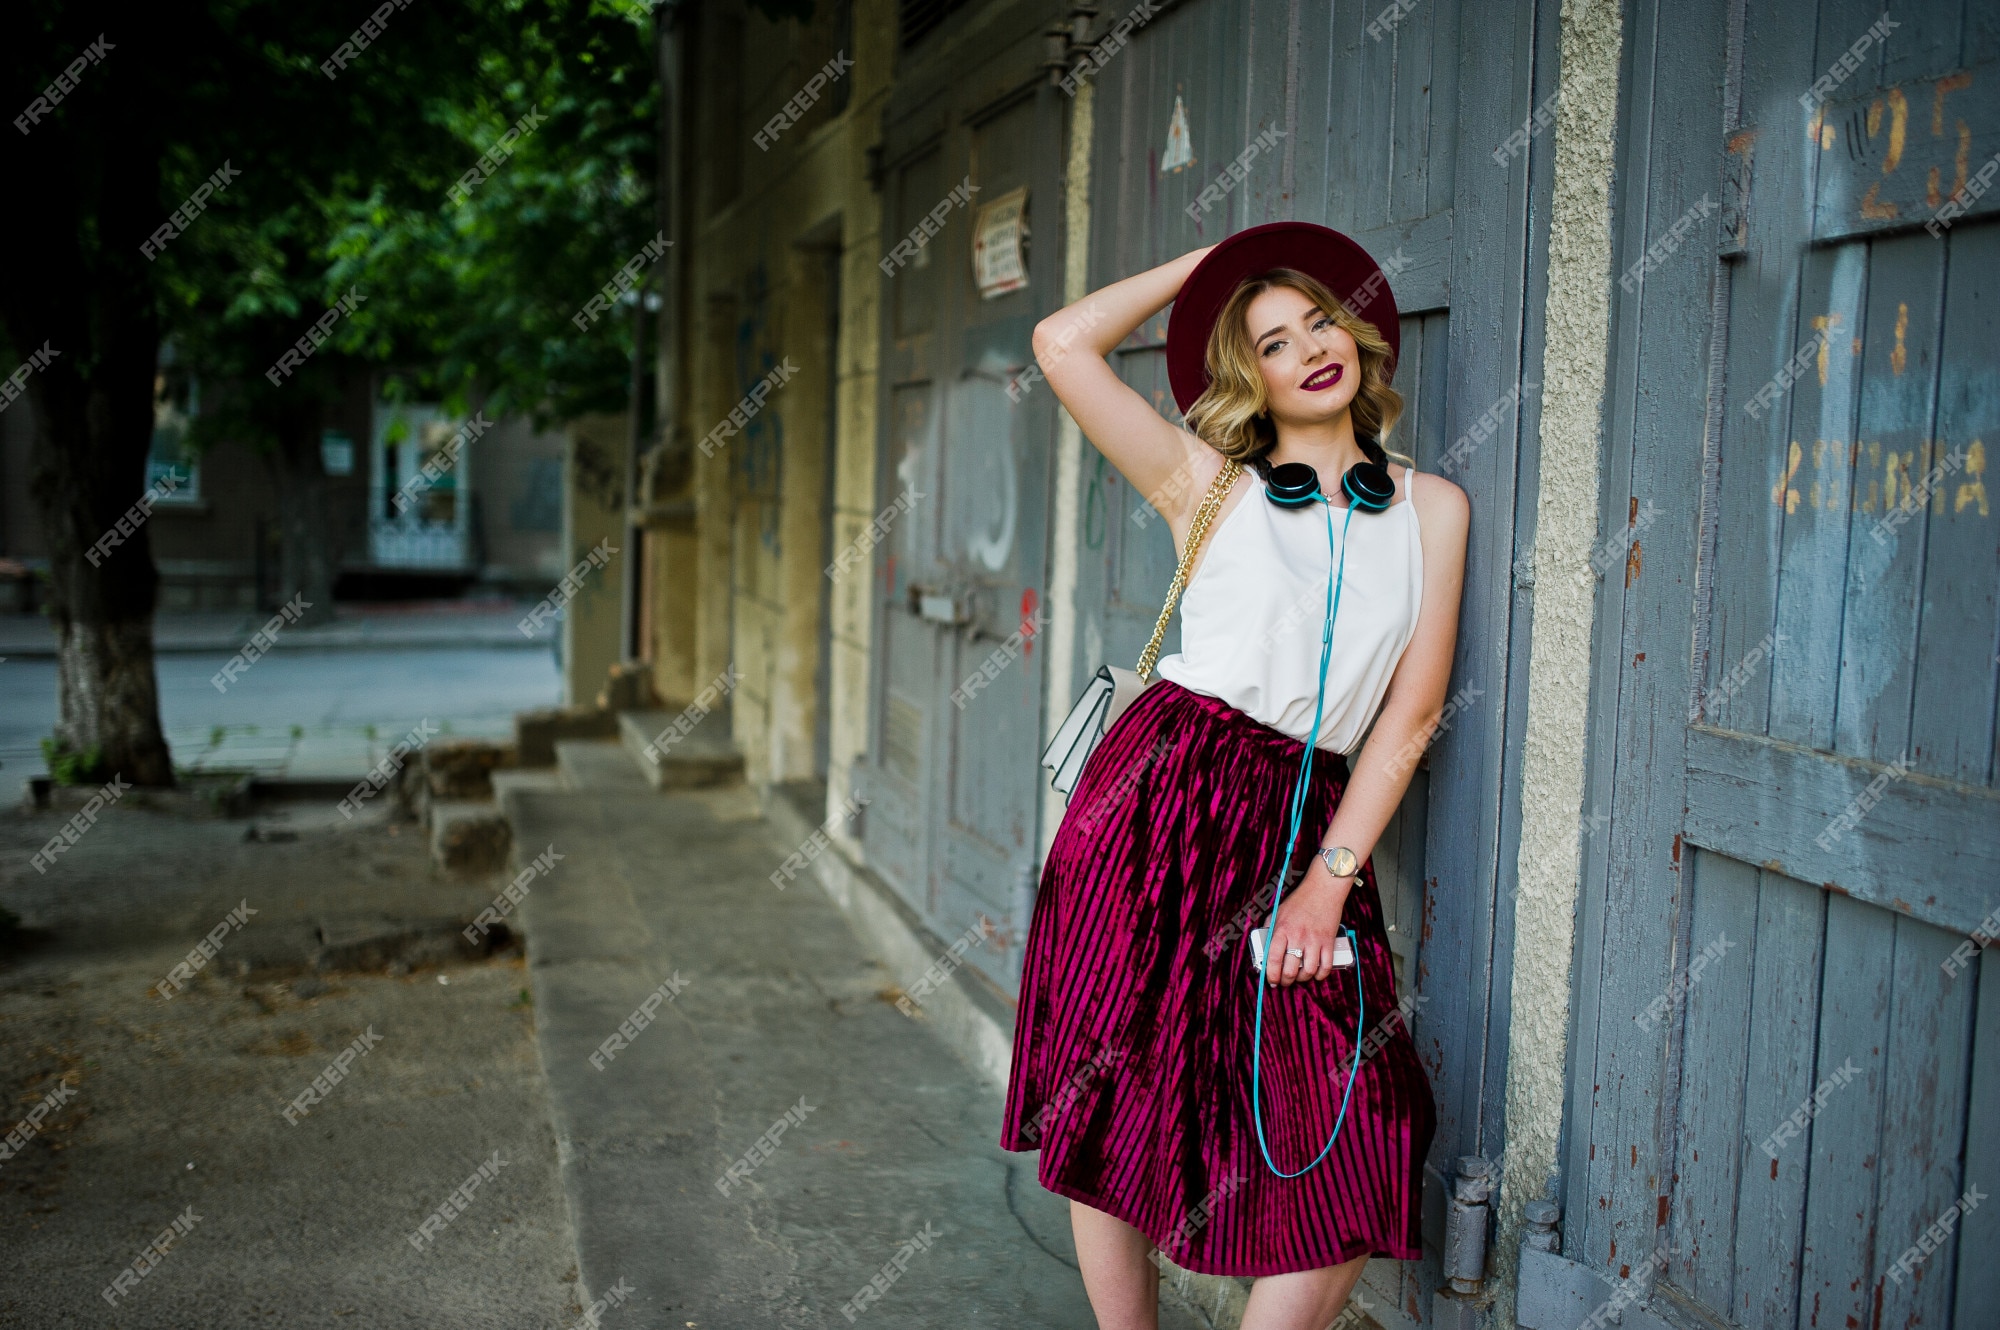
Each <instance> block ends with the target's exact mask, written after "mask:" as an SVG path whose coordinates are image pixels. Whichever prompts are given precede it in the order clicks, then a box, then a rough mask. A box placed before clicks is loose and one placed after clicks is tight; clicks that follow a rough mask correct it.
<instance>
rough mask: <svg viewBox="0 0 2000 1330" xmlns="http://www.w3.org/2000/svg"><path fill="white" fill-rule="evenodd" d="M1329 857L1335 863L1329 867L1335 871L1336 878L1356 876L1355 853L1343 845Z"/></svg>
mask: <svg viewBox="0 0 2000 1330" xmlns="http://www.w3.org/2000/svg"><path fill="white" fill-rule="evenodd" d="M1329 857H1330V858H1331V859H1332V861H1333V862H1332V863H1331V864H1329V865H1328V867H1330V868H1332V869H1333V875H1334V876H1335V877H1352V876H1353V875H1354V870H1355V868H1356V864H1355V862H1354V851H1352V850H1350V849H1348V848H1347V847H1346V846H1345V845H1342V846H1339V847H1337V848H1336V849H1335V850H1334V851H1333V853H1332V855H1331V856H1329Z"/></svg>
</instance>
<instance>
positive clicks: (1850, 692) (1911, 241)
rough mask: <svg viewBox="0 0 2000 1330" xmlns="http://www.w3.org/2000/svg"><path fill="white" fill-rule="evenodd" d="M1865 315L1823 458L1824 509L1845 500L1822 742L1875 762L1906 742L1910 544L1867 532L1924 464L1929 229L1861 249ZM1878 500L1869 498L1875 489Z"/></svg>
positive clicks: (1932, 326)
mask: <svg viewBox="0 0 2000 1330" xmlns="http://www.w3.org/2000/svg"><path fill="white" fill-rule="evenodd" d="M1870 248H1871V253H1870V256H1869V273H1868V317H1867V323H1866V332H1865V333H1857V335H1859V336H1863V337H1864V338H1865V345H1864V346H1863V348H1862V355H1861V378H1862V385H1861V415H1860V423H1859V425H1858V427H1857V428H1856V430H1855V436H1854V440H1853V441H1852V442H1851V443H1850V444H1849V445H1848V456H1847V470H1846V472H1845V473H1844V474H1843V473H1842V472H1841V470H1840V468H1839V466H1838V465H1837V464H1836V462H1837V459H1834V458H1831V457H1829V458H1828V459H1827V460H1828V463H1829V465H1828V466H1827V467H1826V468H1825V470H1824V472H1823V473H1819V472H1817V471H1816V474H1815V481H1816V482H1818V481H1819V480H1820V479H1821V478H1822V474H1823V479H1824V482H1825V484H1826V486H1827V490H1826V493H1825V505H1826V506H1827V507H1837V506H1841V505H1845V506H1846V507H1847V509H1848V510H1849V512H1850V514H1851V515H1852V516H1851V517H1850V521H1851V522H1852V524H1853V525H1852V526H1851V527H1850V528H1849V533H1848V548H1847V612H1846V617H1845V622H1844V624H1843V625H1842V630H1841V635H1840V678H1839V683H1838V686H1837V688H1836V697H1835V715H1834V733H1833V747H1834V750H1835V751H1836V752H1841V753H1846V754H1848V755H1850V756H1853V757H1865V758H1869V759H1871V760H1873V761H1876V762H1894V761H1896V760H1897V759H1899V758H1902V757H1905V756H1907V755H1908V754H1909V750H1910V732H1909V731H1910V697H1911V691H1912V688H1913V686H1914V677H1915V672H1916V668H1915V667H1916V654H1917V617H1918V616H1917V607H1918V596H1917V587H1918V581H1919V578H1920V576H1921V573H1922V569H1923V560H1922V557H1921V551H1920V550H1919V548H1918V545H1919V543H1920V535H1921V531H1922V523H1921V521H1919V522H1918V523H1917V530H1916V531H1915V532H1913V533H1912V535H1913V537H1917V538H1913V539H1911V540H1909V541H1905V542H1895V541H1889V540H1884V539H1879V538H1878V537H1877V532H1878V531H1880V530H1881V528H1882V525H1883V518H1884V516H1885V515H1886V514H1887V512H1888V510H1889V509H1890V508H1891V507H1892V506H1894V505H1897V504H1900V503H1901V502H1902V500H1903V497H1904V494H1905V491H1906V489H1907V487H1908V486H1909V485H1910V484H1912V483H1913V479H1912V477H1913V476H1914V477H1915V478H1916V479H1921V478H1922V476H1923V473H1924V472H1925V471H1926V470H1928V468H1929V460H1928V454H1929V435H1930V421H1931V405H1932V400H1933V395H1934V390H1935V384H1936V380H1937V336H1938V333H1937V328H1938V316H1939V314H1940V312H1941V308H1942V302H1943V298H1944V296H1943V289H1942V288H1943V285H1944V265H1943V262H1942V260H1943V254H1942V253H1941V252H1940V247H1939V246H1938V245H1937V244H1936V242H1934V241H1933V240H1931V238H1930V237H1929V236H1925V235H1914V236H1902V237H1899V238H1896V239H1889V240H1879V241H1876V242H1875V243H1874V244H1873V245H1872V246H1871V247H1870ZM1878 487H1879V489H1880V491H1881V493H1880V497H1879V498H1878V497H1877V493H1876V491H1877V489H1878Z"/></svg>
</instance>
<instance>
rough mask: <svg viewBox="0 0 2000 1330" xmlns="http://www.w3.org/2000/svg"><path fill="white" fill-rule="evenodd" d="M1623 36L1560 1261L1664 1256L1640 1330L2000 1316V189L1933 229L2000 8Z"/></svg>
mask: <svg viewBox="0 0 2000 1330" xmlns="http://www.w3.org/2000/svg"><path fill="white" fill-rule="evenodd" d="M1885 17H1886V18H1887V19H1888V20H1889V21H1888V23H1886V24H1881V23H1879V21H1880V20H1882V19H1884V18H1885ZM1871 29H1872V32H1871ZM1627 39H1628V43H1629V46H1630V49H1631V50H1632V51H1633V52H1635V55H1634V58H1633V63H1632V66H1631V67H1632V69H1633V71H1634V72H1633V74H1632V85H1631V87H1630V88H1629V89H1628V91H1627V104H1628V105H1629V106H1630V107H1631V108H1634V109H1632V110H1631V111H1629V112H1628V114H1629V115H1630V117H1631V119H1630V121H1629V122H1628V124H1627V126H1626V130H1625V133H1624V136H1623V138H1624V143H1623V152H1622V156H1623V161H1622V164H1621V165H1622V169H1621V173H1620V174H1621V177H1622V178H1623V179H1624V180H1625V181H1626V183H1625V184H1624V185H1623V187H1622V188H1623V191H1624V193H1623V197H1622V198H1621V199H1620V201H1619V204H1618V209H1617V212H1618V216H1619V218H1620V233H1619V237H1618V241H1619V260H1618V263H1619V268H1620V272H1621V276H1622V277H1623V278H1625V279H1626V280H1625V281H1624V282H1623V286H1624V289H1623V290H1621V291H1620V292H1619V293H1618V294H1617V299H1618V307H1617V308H1618V315H1617V326H1616V342H1615V355H1614V367H1613V375H1612V400H1611V403H1610V405H1609V407H1608V413H1607V427H1608V433H1609V436H1610V441H1611V442H1610V470H1611V476H1610V481H1609V487H1608V488H1609V496H1608V506H1607V509H1606V514H1605V517H1606V522H1607V525H1606V529H1607V530H1617V529H1618V528H1619V527H1620V526H1623V525H1625V524H1626V522H1627V518H1626V514H1628V513H1631V512H1635V511H1643V509H1642V508H1641V505H1645V506H1646V507H1647V508H1650V509H1653V510H1656V511H1658V512H1659V513H1660V514H1662V516H1661V517H1660V518H1659V519H1658V520H1657V521H1656V522H1653V523H1652V524H1651V525H1650V526H1649V527H1648V528H1647V529H1646V530H1645V531H1643V533H1640V534H1639V536H1638V538H1637V539H1635V540H1634V541H1633V545H1632V555H1631V558H1630V560H1629V562H1628V565H1627V568H1626V574H1625V577H1624V579H1623V585H1619V579H1616V578H1613V579H1608V582H1607V587H1606V592H1605V601H1604V607H1603V614H1602V619H1601V622H1602V624H1603V628H1604V631H1603V635H1602V636H1601V638H1600V651H1599V660H1600V669H1599V675H1600V679H1601V680H1602V687H1601V690H1600V695H1599V697H1598V699H1597V712H1598V717H1599V719H1598V730H1597V735H1598V737H1597V740H1596V748H1595V751H1594V754H1593V759H1592V761H1593V772H1592V778H1591V779H1592V788H1593V792H1594V794H1595V795H1596V798H1597V799H1598V800H1600V801H1602V802H1603V803H1604V804H1605V805H1606V806H1608V807H1609V808H1610V809H1611V820H1610V823H1609V825H1608V827H1607V828H1606V829H1605V832H1604V835H1603V837H1602V839H1601V840H1600V842H1599V843H1597V844H1596V845H1594V846H1593V847H1592V848H1593V853H1592V855H1591V856H1590V860H1589V862H1590V863H1591V865H1592V869H1593V880H1592V881H1591V882H1590V883H1589V884H1588V885H1587V889H1586V892H1585V895H1584V906H1583V917H1582V920H1581V925H1580V929H1579V938H1580V943H1581V946H1580V965H1579V975H1578V994H1577V1026H1576V1029H1577V1034H1576V1042H1575V1049H1574V1058H1575V1062H1574V1072H1575V1074H1574V1080H1573V1089H1572V1102H1571V1105H1570V1110H1569V1112H1570V1119H1569V1123H1568V1134H1567V1139H1568V1142H1569V1145H1568V1161H1567V1168H1566V1173H1567V1176H1568V1179H1569V1184H1568V1194H1567V1196H1566V1198H1565V1209H1564V1232H1563V1241H1562V1251H1563V1254H1564V1255H1565V1256H1566V1257H1568V1258H1569V1259H1570V1260H1571V1261H1574V1262H1577V1263H1580V1264H1581V1265H1582V1266H1584V1267H1588V1268H1589V1269H1591V1270H1596V1271H1600V1272H1603V1273H1605V1274H1608V1275H1612V1276H1619V1275H1625V1274H1632V1273H1635V1272H1643V1271H1644V1270H1645V1269H1646V1268H1647V1267H1648V1264H1649V1261H1650V1260H1652V1259H1653V1258H1654V1257H1655V1254H1656V1253H1657V1254H1658V1259H1659V1262H1660V1264H1661V1266H1662V1270H1663V1273H1662V1276H1661V1278H1660V1279H1659V1280H1658V1282H1657V1283H1656V1284H1655V1286H1654V1290H1653V1292H1652V1294H1651V1295H1650V1303H1651V1312H1650V1313H1639V1312H1637V1311H1635V1310H1628V1311H1627V1312H1626V1314H1625V1324H1626V1325H1628V1326H1631V1325H1633V1324H1634V1323H1635V1322H1634V1318H1635V1316H1639V1317H1641V1319H1642V1320H1643V1318H1644V1316H1645V1315H1657V1316H1658V1317H1659V1318H1661V1320H1663V1321H1665V1322H1666V1323H1670V1324H1677V1325H1682V1324H1710V1325H1712V1324H1716V1323H1727V1324H1732V1325H1742V1326H1755V1327H1760V1328H1762V1327H1778V1326H1782V1327H1792V1326H1800V1327H1806V1326H1824V1327H1877V1326H1891V1325H1894V1326H1914V1325H1918V1324H1922V1325H1926V1326H1937V1327H1945V1326H1953V1325H1956V1326H1959V1327H1967V1328H1969V1327H1972V1326H1988V1325H1992V1324H1994V1317H1995V1314H1996V1313H1995V1310H1994V1309H1995V1307H2000V1260H1996V1259H1995V1258H1996V1257H2000V1223H1996V1215H2000V1207H1993V1206H1986V1207H1982V1208H1978V1209H1975V1210H1973V1211H1972V1212H1970V1213H1969V1214H1967V1213H1963V1212H1962V1209H1961V1207H1960V1206H1959V1204H1958V1203H1959V1202H1960V1200H1961V1198H1962V1197H1966V1196H1967V1194H1968V1189H1969V1188H1975V1189H1976V1188H1986V1189H1991V1188H1992V1187H1993V1184H1994V1182H1995V1181H1996V1180H2000V1133H1996V1130H1995V1129H1996V1128H2000V971H1995V972H1994V973H1993V974H1985V973H1984V972H1985V971H1988V970H1994V964H1995V963H1994V961H1993V960H1992V959H1991V957H1990V956H1988V957H1985V958H1984V959H1981V958H1980V957H1979V955H1978V954H1977V949H1976V948H1974V947H1967V946H1964V945H1963V944H1965V943H1966V939H1967V935H1968V934H1969V933H1971V932H1973V931H1974V930H1975V929H1978V928H1980V927H1981V925H1982V921H1984V927H1985V929H1986V930H1987V931H1989V932H1990V931H1992V930H1993V929H1994V922H1993V919H1992V914H1991V912H1992V911H1993V910H1994V909H1995V907H1996V906H2000V798H1996V795H1995V790H1994V782H1995V757H1996V747H1995V728H1994V709H1995V694H1996V651H2000V612H1996V611H2000V606H1996V592H1997V591H2000V519H1996V515H1995V514H1994V513H1993V511H1992V503H1991V495H1990V494H1989V488H1988V487H1989V485H1990V483H1991V481H1990V478H1989V477H1988V476H1987V474H1986V472H1987V461H1986V447H1987V445H1988V443H1990V440H1987V439H1986V436H1987V435H1993V434H1995V433H1996V426H2000V370H1996V358H1995V354H1994V346H1995V335H1996V332H2000V315H1996V311H2000V224H1996V223H1995V222H1994V221H1993V220H1992V216H1991V214H1992V212H1993V208H1992V204H1993V202H1994V201H1995V199H1996V198H2000V194H1987V195H1986V196H1985V197H1984V199H1982V200H1979V201H1976V202H1974V203H1973V204H1972V206H1971V208H1970V213H1971V215H1969V216H1967V217H1964V218H1960V219H1957V220H1956V221H1955V222H1954V223H1953V224H1952V225H1950V226H1948V227H1946V226H1943V225H1937V226H1927V223H1931V222H1932V221H1934V220H1936V219H1939V213H1940V209H1941V208H1942V207H1944V205H1946V204H1947V203H1948V202H1949V201H1950V199H1951V197H1952V196H1953V194H1954V191H1956V190H1960V189H1961V188H1964V189H1967V190H1968V192H1969V190H1970V188H1971V182H1973V181H1975V180H1976V178H1977V177H1978V175H1979V173H1980V172H1981V171H1982V169H1984V166H1985V164H1986V163H1987V162H1989V161H1991V160H1992V159H1993V157H1994V154H1995V152H1996V150H2000V65H1996V63H1995V62H1996V59H2000V14H1996V11H1995V10H1994V8H1993V6H1992V5H1990V4H1979V3H1966V4H1964V5H1962V6H1961V5H1960V4H1957V3H1933V4H1927V5H1921V6H1915V7H1911V6H1902V5H1897V6H1894V7H1892V9H1891V11H1890V13H1889V14H1888V15H1886V16H1885V15H1884V14H1883V13H1882V11H1881V9H1880V8H1879V7H1877V6H1875V5H1873V4H1867V5H1863V4H1858V3H1851V2H1848V0H1821V2H1820V3H1818V4H1817V5H1814V4H1806V5H1797V4H1790V3H1776V2H1775V0H1750V2H1749V3H1740V4H1737V5H1734V6H1729V5H1723V4H1702V5H1696V6H1687V5H1679V6H1673V7H1671V8H1669V7H1666V6H1661V5H1658V4H1654V3H1641V4H1638V5H1636V6H1635V7H1634V10H1633V11H1632V14H1631V22H1630V25H1629V27H1628V30H1627ZM1850 51H1851V52H1853V54H1852V55H1851V56H1848V55H1846V53H1848V52H1850ZM1816 80H1819V81H1820V82H1819V87H1818V90H1817V92H1816V91H1815V81H1816ZM1802 98H1803V100H1802ZM1994 169H1995V170H2000V168H1994ZM1988 174H1989V178H1990V175H1991V172H1990V171H1989V173H1988ZM1690 215H1694V216H1696V218H1697V223H1698V224H1696V225H1694V226H1692V227H1691V228H1690V227H1687V226H1685V225H1683V226H1681V227H1680V228H1679V229H1678V233H1679V234H1681V235H1684V236H1685V237H1687V238H1686V240H1685V242H1684V243H1680V244H1678V245H1667V244H1663V243H1662V242H1663V241H1665V240H1666V239H1667V238H1668V237H1670V236H1672V235H1674V234H1676V223H1677V222H1679V221H1680V220H1681V219H1683V218H1686V217H1689V216H1690ZM1649 248H1650V253H1651V256H1652V257H1651V259H1650V260H1648V259H1647V258H1646V255H1647V254H1648V253H1649ZM1638 266H1643V267H1646V268H1650V271H1643V272H1642V271H1638V270H1637V267H1638ZM1961 948H1963V949H1961ZM1934 1224H1935V1225H1937V1226H1938V1227H1937V1228H1936V1229H1932V1226H1933V1225H1934ZM1927 1230H1931V1237H1929V1238H1926V1237H1925V1234H1926V1231H1927ZM1940 1233H1941V1234H1943V1235H1944V1237H1943V1241H1942V1242H1941V1243H1940V1242H1939V1241H1937V1237H1938V1234H1940ZM1525 1292H1534V1290H1525ZM1644 1323H1645V1324H1647V1325H1652V1324H1657V1323H1658V1322H1655V1321H1651V1320H1645V1321H1644Z"/></svg>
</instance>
